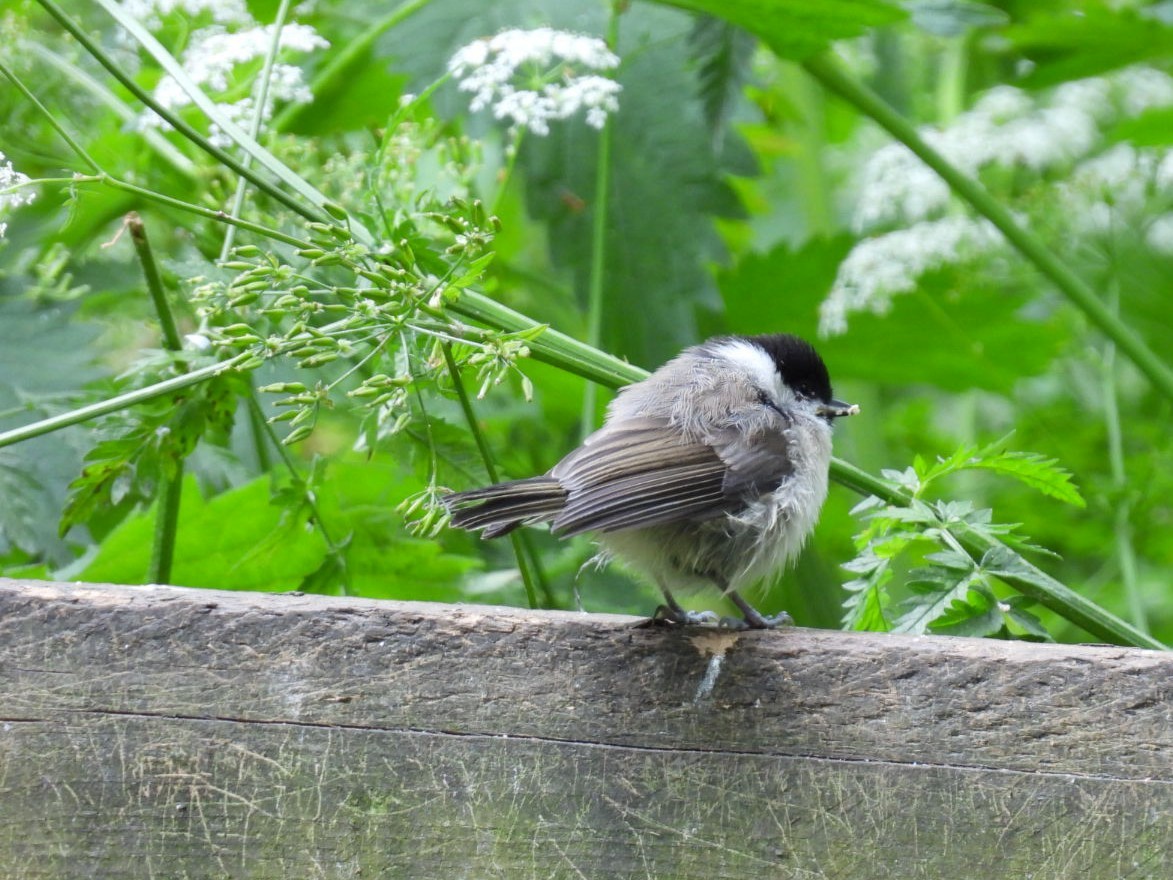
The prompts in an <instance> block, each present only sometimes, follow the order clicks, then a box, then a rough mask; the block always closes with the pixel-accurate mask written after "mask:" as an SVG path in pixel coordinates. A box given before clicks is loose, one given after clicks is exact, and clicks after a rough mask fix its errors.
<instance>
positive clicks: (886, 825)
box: [0, 580, 1173, 880]
mask: <svg viewBox="0 0 1173 880" xmlns="http://www.w3.org/2000/svg"><path fill="white" fill-rule="evenodd" d="M636 622H637V621H636V620H635V619H634V618H627V617H618V616H607V615H597V614H594V615H585V614H571V613H561V612H529V611H520V610H515V609H507V608H488V607H477V606H446V605H431V604H419V603H402V602H375V601H365V600H358V599H339V598H329V597H320V596H301V595H294V594H280V595H267V594H257V593H230V592H220V591H208V590H190V589H182V588H173V587H122V586H106V585H83V584H77V585H67V584H55V583H45V582H36V581H4V580H0V865H2V866H3V876H5V877H13V878H42V877H44V878H49V877H52V878H60V877H98V876H100V877H131V878H138V877H144V878H145V877H166V878H179V877H233V878H236V877H259V878H268V877H273V878H286V877H331V878H333V877H362V878H375V877H409V878H425V877H443V878H451V877H470V878H494V877H500V878H510V880H512V878H530V877H535V878H536V877H590V878H595V877H640V878H644V877H673V878H705V880H710V878H725V877H729V878H739V880H741V878H746V877H795V878H798V877H803V878H806V877H844V878H857V877H869V878H871V877H875V878H884V877H892V878H957V877H998V878H1002V877H1005V878H1013V877H1026V876H1030V877H1032V878H1034V880H1047V878H1137V880H1142V878H1147V880H1167V878H1169V877H1171V876H1173V708H1171V707H1173V655H1170V654H1163V653H1158V652H1153V651H1145V650H1137V649H1124V648H1116V647H1086V646H1066V645H1061V646H1056V645H1032V644H1025V643H1008V642H996V641H984V640H972V639H949V638H931V637H923V638H917V637H905V636H891V635H887V636H880V635H870V634H859V633H839V632H823V631H815V630H807V629H798V628H796V629H787V630H784V631H780V632H754V633H727V632H718V631H696V630H689V631H668V630H664V629H659V628H648V629H640V628H636V627H635V626H634V624H635V623H636Z"/></svg>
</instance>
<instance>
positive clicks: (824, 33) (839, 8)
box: [659, 0, 905, 59]
mask: <svg viewBox="0 0 1173 880" xmlns="http://www.w3.org/2000/svg"><path fill="white" fill-rule="evenodd" d="M659 2H661V3H663V4H664V5H666V6H676V7H679V8H680V9H688V10H690V11H692V12H703V13H707V14H708V15H712V16H715V17H716V18H721V19H724V20H725V21H728V22H731V23H732V24H735V25H738V26H740V27H743V28H745V29H746V30H747V31H749V32H750V33H751V34H753V35H754V36H756V37H759V38H761V40H762V41H763V42H764V43H765V44H766V45H767V46H769V47H770V48H771V49H773V50H774V52H776V53H777V54H778V55H779V56H781V57H782V58H792V59H802V58H806V57H808V56H810V55H814V54H816V53H817V52H821V51H823V50H824V49H826V48H828V47H829V46H830V45H831V43H833V42H834V41H835V40H846V39H850V38H851V37H858V36H860V35H861V34H863V33H864V32H865V31H867V29H868V28H872V27H878V26H880V25H884V24H891V23H892V22H895V21H899V20H900V19H902V18H904V17H905V13H904V11H903V10H902V9H900V7H899V6H898V5H897V4H895V3H889V2H884V0H819V2H817V3H811V2H809V0H659Z"/></svg>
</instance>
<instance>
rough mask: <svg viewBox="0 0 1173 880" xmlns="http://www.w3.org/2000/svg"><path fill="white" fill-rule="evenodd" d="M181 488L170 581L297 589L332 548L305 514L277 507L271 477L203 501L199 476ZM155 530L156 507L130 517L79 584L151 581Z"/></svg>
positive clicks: (226, 587)
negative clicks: (149, 573)
mask: <svg viewBox="0 0 1173 880" xmlns="http://www.w3.org/2000/svg"><path fill="white" fill-rule="evenodd" d="M183 489H184V491H183V500H182V502H181V504H180V509H179V529H178V535H179V538H178V540H177V541H176V545H175V559H174V562H173V565H172V569H171V583H173V584H176V585H179V586H185V587H206V588H210V589H219V590H260V591H278V590H292V589H296V588H297V587H298V586H299V585H300V584H302V583H303V581H304V580H305V579H306V578H308V577H309V575H310V574H311V573H312V572H314V571H316V570H317V569H318V568H319V567H321V565H322V562H323V560H324V559H325V557H326V554H327V551H328V548H327V547H326V544H325V541H324V540H323V539H322V536H321V535H320V533H318V532H317V531H315V530H313V529H309V528H306V523H307V520H308V514H307V513H306V512H305V511H304V509H303V510H299V511H297V512H296V514H294V515H290V513H289V511H287V510H283V509H282V508H281V507H279V506H277V505H275V504H273V503H272V501H271V497H270V496H271V492H270V479H269V477H260V478H258V479H256V480H254V481H253V482H251V483H247V484H245V485H244V486H241V487H239V488H237V489H233V490H231V491H229V492H225V493H223V494H222V495H217V496H216V497H215V498H212V499H209V500H205V499H204V498H202V497H201V496H200V492H199V489H198V486H197V484H196V481H195V479H194V478H188V479H186V480H184V486H183ZM225 523H231V528H225V527H224V526H225ZM154 529H155V508H152V509H151V510H150V511H148V512H145V513H141V514H138V515H135V516H132V517H130V518H129V519H127V520H126V521H125V522H124V523H122V525H120V526H119V527H118V528H116V529H115V530H114V531H112V532H111V533H110V535H109V536H108V537H107V538H106V540H104V541H103V542H102V544H101V546H100V547H99V548H98V553H97V555H96V556H95V557H94V558H93V560H91V562H90V563H89V565H87V566H86V568H85V569H84V570H83V571H82V572H81V574H80V575H78V579H79V580H84V581H91V582H105V583H117V584H141V583H145V582H146V577H147V571H148V566H149V563H150V556H151V545H152V536H153V534H154Z"/></svg>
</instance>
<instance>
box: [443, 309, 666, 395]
mask: <svg viewBox="0 0 1173 880" xmlns="http://www.w3.org/2000/svg"><path fill="white" fill-rule="evenodd" d="M448 308H449V310H450V311H452V312H455V313H456V314H458V315H462V316H463V317H466V318H471V319H473V320H476V321H480V322H482V323H484V324H487V325H488V326H490V327H495V328H496V329H498V330H504V331H506V332H516V331H519V330H530V329H533V328H534V327H540V326H542V325H541V324H540V323H539V322H537V321H535V320H534V319H533V318H530V317H528V316H526V315H523V314H522V313H521V312H517V311H514V310H513V309H511V308H509V307H508V306H504V305H502V304H501V303H499V302H497V301H495V300H493V299H490V298H489V297H487V296H485V295H484V294H483V293H477V292H475V291H472V290H464V291H461V294H460V298H459V299H458V300H456V302H454V303H452V304H451V305H449V306H448ZM529 348H530V353H531V354H532V356H533V357H534V359H535V360H539V361H541V362H542V363H546V364H550V365H551V366H555V367H558V368H560V369H563V370H566V371H568V372H570V373H573V374H574V375H576V376H582V377H583V378H585V379H590V380H591V381H593V382H599V383H600V384H602V385H606V386H607V387H608V388H619V387H622V386H623V385H630V384H631V383H632V382H638V381H639V380H640V379H643V378H644V377H646V376H647V375H648V374H647V371H646V370H641V369H640V368H639V367H637V366H634V365H632V364H629V363H627V362H626V361H623V360H620V359H619V358H617V357H615V356H614V355H610V354H606V353H604V352H601V351H599V350H598V349H597V348H592V347H591V346H589V345H587V344H586V343H585V342H580V341H579V340H577V339H575V338H573V337H571V336H567V335H566V334H565V333H560V332H558V331H557V330H550V329H547V330H545V332H543V333H542V334H541V335H540V336H538V337H537V338H536V339H534V341H533V342H530V343H529Z"/></svg>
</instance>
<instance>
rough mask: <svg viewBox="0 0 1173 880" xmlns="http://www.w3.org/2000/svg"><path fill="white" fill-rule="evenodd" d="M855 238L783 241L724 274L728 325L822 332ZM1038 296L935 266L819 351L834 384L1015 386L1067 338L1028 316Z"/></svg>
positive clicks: (739, 329) (1040, 369) (743, 329)
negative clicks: (880, 311)
mask: <svg viewBox="0 0 1173 880" xmlns="http://www.w3.org/2000/svg"><path fill="white" fill-rule="evenodd" d="M854 241H855V239H853V238H852V237H850V236H846V235H840V236H836V237H834V238H830V239H821V238H816V239H811V240H809V241H807V242H805V243H804V244H803V245H802V246H800V247H794V246H793V245H791V244H789V243H785V242H784V243H781V244H778V245H776V246H775V247H773V248H772V249H771V250H769V251H767V252H765V253H756V254H748V255H746V256H745V257H743V258H742V259H741V260H740V261H739V262H738V264H737V265H736V266H734V267H733V268H731V269H726V270H721V271H719V272H718V273H717V281H718V284H719V286H720V288H721V297H722V299H723V300H724V303H725V309H726V314H727V320H728V325H729V329H730V330H732V331H733V332H735V333H762V332H765V331H769V330H785V331H786V332H789V333H795V334H797V335H799V336H802V337H804V338H806V339H812V340H813V339H818V338H819V328H818V310H819V305H820V304H821V303H822V301H823V300H824V299H825V298H826V296H827V294H828V293H829V292H830V290H831V285H832V284H833V283H834V281H835V275H836V273H837V271H838V268H839V263H840V262H842V260H843V258H844V257H845V256H846V255H847V253H848V252H849V251H850V250H851V247H852V245H853V244H854ZM1033 296H1034V291H1027V290H1022V289H1015V290H1005V289H1000V288H998V287H997V286H996V284H995V282H994V281H993V279H991V277H990V275H989V273H988V272H986V271H984V270H982V271H974V268H973V267H972V266H969V267H953V268H952V269H950V270H938V271H935V272H930V273H927V274H925V275H924V276H922V278H921V280H920V284H919V285H918V287H917V292H916V293H912V294H906V295H902V296H897V297H895V298H894V299H893V300H892V307H891V309H890V310H889V311H888V313H887V314H886V315H882V316H881V315H873V314H870V313H867V314H864V313H859V314H855V315H852V316H851V319H850V329H849V331H848V332H847V333H846V334H844V335H843V336H835V337H831V338H827V339H821V340H820V341H819V343H818V348H819V353H820V354H821V355H822V356H823V360H825V361H826V362H827V365H828V367H829V368H830V371H831V375H832V376H834V377H835V380H836V382H840V381H843V380H848V379H858V380H860V381H862V382H868V383H879V384H881V385H891V386H897V387H899V386H904V385H909V384H917V385H924V384H926V383H927V384H931V385H934V386H936V387H938V388H942V389H945V390H947V391H970V390H972V389H974V388H984V389H987V390H991V391H1000V392H1010V391H1011V390H1012V389H1013V388H1014V387H1015V385H1016V384H1017V383H1018V382H1020V381H1021V380H1022V378H1023V377H1024V376H1032V375H1037V374H1041V373H1044V372H1046V370H1048V369H1050V368H1051V367H1052V365H1053V363H1054V359H1055V357H1056V356H1057V355H1058V353H1059V352H1060V350H1061V348H1062V346H1063V345H1064V344H1065V342H1066V341H1067V338H1068V331H1067V330H1066V329H1065V328H1064V327H1063V325H1062V323H1061V322H1058V321H1053V320H1047V321H1044V320H1041V319H1039V318H1037V317H1033V316H1027V315H1025V314H1024V309H1025V307H1026V306H1027V305H1028V303H1029V302H1030V301H1031V299H1032V298H1033ZM928 340H931V341H932V343H933V344H926V341H928Z"/></svg>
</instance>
